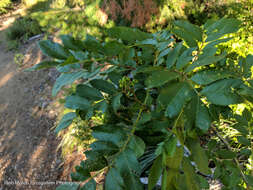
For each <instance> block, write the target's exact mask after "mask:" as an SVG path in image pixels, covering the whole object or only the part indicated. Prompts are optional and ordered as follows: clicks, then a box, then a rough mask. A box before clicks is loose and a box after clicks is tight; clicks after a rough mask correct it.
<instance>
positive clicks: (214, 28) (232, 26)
mask: <svg viewBox="0 0 253 190" xmlns="http://www.w3.org/2000/svg"><path fill="white" fill-rule="evenodd" d="M240 24H241V21H239V20H236V19H233V18H223V19H220V20H218V21H216V22H214V23H213V24H212V25H210V26H208V27H206V30H207V35H208V37H207V39H206V42H208V41H213V40H216V39H219V38H220V37H222V36H224V35H225V34H229V33H233V32H236V31H237V30H238V29H239V26H240Z"/></svg>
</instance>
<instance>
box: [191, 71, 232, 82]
mask: <svg viewBox="0 0 253 190" xmlns="http://www.w3.org/2000/svg"><path fill="white" fill-rule="evenodd" d="M233 76H234V73H231V72H229V71H219V70H213V71H200V72H198V73H196V74H195V75H193V77H192V78H191V80H192V81H194V82H195V83H197V84H200V85H208V84H210V83H212V82H215V81H217V80H220V79H224V78H229V77H233Z"/></svg>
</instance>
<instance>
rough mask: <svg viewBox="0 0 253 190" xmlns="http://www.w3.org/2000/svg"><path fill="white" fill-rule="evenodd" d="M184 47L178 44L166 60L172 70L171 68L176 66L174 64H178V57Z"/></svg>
mask: <svg viewBox="0 0 253 190" xmlns="http://www.w3.org/2000/svg"><path fill="white" fill-rule="evenodd" d="M182 47H183V44H182V43H179V44H176V47H175V48H174V49H172V50H171V51H170V52H169V53H168V56H167V60H166V66H167V68H169V69H170V68H171V67H173V66H174V64H175V63H176V61H177V59H178V55H179V53H180V50H181V48H182Z"/></svg>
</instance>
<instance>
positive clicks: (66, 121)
mask: <svg viewBox="0 0 253 190" xmlns="http://www.w3.org/2000/svg"><path fill="white" fill-rule="evenodd" d="M74 118H76V113H75V112H69V113H67V114H65V115H64V116H63V117H62V119H61V121H60V123H59V124H58V125H57V127H56V128H55V132H56V133H58V132H59V131H61V130H63V129H65V128H67V127H68V126H70V124H71V123H72V122H73V120H74Z"/></svg>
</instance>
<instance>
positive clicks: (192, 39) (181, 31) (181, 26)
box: [172, 20, 202, 47]
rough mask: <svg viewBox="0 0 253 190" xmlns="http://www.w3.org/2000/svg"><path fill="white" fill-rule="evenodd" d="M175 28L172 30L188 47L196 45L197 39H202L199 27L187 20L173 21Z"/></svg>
mask: <svg viewBox="0 0 253 190" xmlns="http://www.w3.org/2000/svg"><path fill="white" fill-rule="evenodd" d="M174 23H175V28H173V29H172V32H173V33H174V34H176V35H177V36H178V37H179V38H182V39H183V40H184V41H185V42H186V43H187V45H188V46H189V47H196V46H197V45H198V44H197V42H198V41H202V31H201V29H200V28H199V27H198V26H196V25H193V24H191V23H189V22H188V21H182V20H180V21H175V22H174Z"/></svg>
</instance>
